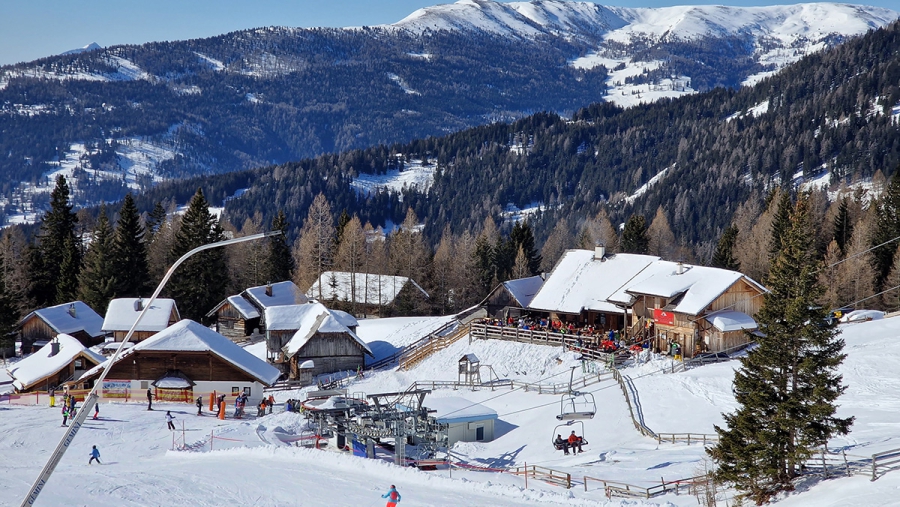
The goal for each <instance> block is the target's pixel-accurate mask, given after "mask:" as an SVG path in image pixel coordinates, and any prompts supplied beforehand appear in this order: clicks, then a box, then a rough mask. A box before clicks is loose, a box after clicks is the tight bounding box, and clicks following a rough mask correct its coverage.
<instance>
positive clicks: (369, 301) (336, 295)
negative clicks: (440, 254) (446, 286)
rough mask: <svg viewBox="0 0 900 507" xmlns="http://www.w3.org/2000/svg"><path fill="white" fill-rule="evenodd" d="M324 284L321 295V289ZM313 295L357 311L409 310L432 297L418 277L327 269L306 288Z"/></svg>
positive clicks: (309, 294) (407, 311) (326, 301)
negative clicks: (418, 281)
mask: <svg viewBox="0 0 900 507" xmlns="http://www.w3.org/2000/svg"><path fill="white" fill-rule="evenodd" d="M320 288H321V297H320V295H319V290H320ZM306 295H307V296H309V298H310V299H316V300H319V302H321V303H327V304H328V305H329V306H330V307H332V308H341V309H343V310H346V311H349V312H350V313H353V314H354V315H381V316H386V315H390V314H392V313H393V312H394V311H396V310H400V309H402V310H403V312H404V313H409V312H410V311H412V310H414V309H415V308H420V307H421V306H423V303H424V302H425V301H426V300H427V299H428V298H429V297H430V296H429V295H428V293H427V292H425V289H423V288H422V287H421V286H420V285H419V284H418V283H416V282H415V280H412V279H410V278H407V277H405V276H390V275H376V274H366V273H347V272H344V271H325V272H324V273H322V274H321V275H320V276H319V279H318V280H316V281H315V283H313V285H312V287H310V288H309V290H308V291H306Z"/></svg>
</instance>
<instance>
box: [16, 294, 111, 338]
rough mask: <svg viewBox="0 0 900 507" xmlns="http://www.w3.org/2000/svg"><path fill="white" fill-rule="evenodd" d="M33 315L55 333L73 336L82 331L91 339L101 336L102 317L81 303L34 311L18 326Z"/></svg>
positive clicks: (76, 302) (75, 302)
mask: <svg viewBox="0 0 900 507" xmlns="http://www.w3.org/2000/svg"><path fill="white" fill-rule="evenodd" d="M33 315H36V316H37V317H38V318H40V319H41V320H43V321H44V322H46V323H47V325H48V326H50V328H51V329H53V330H54V331H56V332H57V333H65V334H74V333H77V332H79V331H84V332H85V333H87V334H88V335H90V336H92V337H97V336H102V335H103V317H101V316H100V314H98V313H97V312H95V311H94V310H92V309H91V307H90V306H88V305H86V304H84V303H82V302H81V301H73V302H71V303H63V304H61V305H56V306H50V307H48V308H41V309H40V310H35V311H33V312H31V313H29V314H28V315H26V316H25V318H24V319H22V320H21V321H20V322H19V325H22V324H23V323H25V322H26V321H27V320H28V319H30V318H31V317H32V316H33Z"/></svg>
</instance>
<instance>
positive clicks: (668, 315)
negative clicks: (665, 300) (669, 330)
mask: <svg viewBox="0 0 900 507" xmlns="http://www.w3.org/2000/svg"><path fill="white" fill-rule="evenodd" d="M653 320H654V321H656V323H657V324H666V325H669V326H674V325H675V314H674V313H672V312H666V311H663V310H660V309H659V308H654V309H653Z"/></svg>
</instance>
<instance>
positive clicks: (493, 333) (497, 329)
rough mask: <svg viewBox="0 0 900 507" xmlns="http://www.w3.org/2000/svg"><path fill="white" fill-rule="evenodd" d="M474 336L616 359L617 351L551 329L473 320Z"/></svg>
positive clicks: (599, 357) (610, 360) (471, 330)
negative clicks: (593, 346) (605, 349)
mask: <svg viewBox="0 0 900 507" xmlns="http://www.w3.org/2000/svg"><path fill="white" fill-rule="evenodd" d="M470 328H471V329H470V332H471V335H472V338H474V339H479V340H485V339H490V340H507V341H515V342H520V343H534V344H537V345H555V346H561V347H567V348H569V349H572V350H574V351H576V352H579V353H581V354H582V355H583V356H584V357H586V358H590V359H595V360H598V361H603V362H604V363H606V364H613V363H614V362H615V361H616V358H617V355H616V354H615V353H610V352H603V351H600V350H594V349H592V348H589V347H584V346H583V345H581V346H580V345H579V344H578V342H579V340H583V338H582V337H580V336H577V335H573V334H563V333H551V332H549V331H537V330H534V329H520V328H518V327H504V326H494V325H489V324H484V323H481V322H477V323H476V322H473V323H472V324H471V326H470ZM630 355H631V354H630V353H629V352H627V351H626V352H624V353H623V354H622V355H621V357H620V359H621V358H624V357H626V356H627V357H630Z"/></svg>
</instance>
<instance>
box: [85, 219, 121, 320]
mask: <svg viewBox="0 0 900 507" xmlns="http://www.w3.org/2000/svg"><path fill="white" fill-rule="evenodd" d="M113 245H114V240H113V231H112V227H111V226H110V225H109V218H108V217H107V216H106V206H101V207H100V218H98V219H97V226H96V227H95V228H94V233H93V239H92V240H91V246H90V247H88V250H87V253H85V254H84V266H83V268H82V270H81V273H80V274H79V275H78V282H79V283H78V299H80V300H81V301H83V302H84V303H85V304H86V305H88V306H90V307H91V308H93V309H94V310H95V311H96V312H97V313H99V314H101V315H102V314H103V313H105V311H106V308H107V306H109V301H110V300H111V299H112V298H113V297H115V285H116V284H115V282H116V278H115V271H114V268H113V265H114V261H115V255H114V253H113V252H114V249H113Z"/></svg>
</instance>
